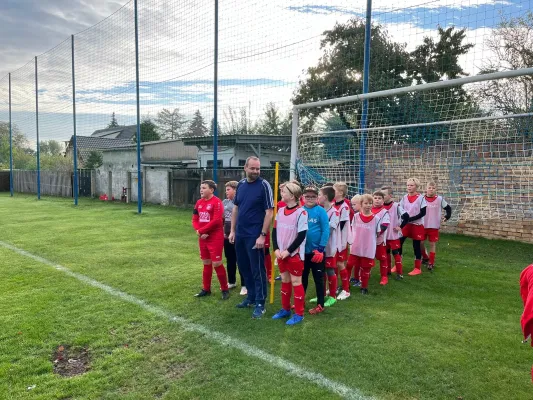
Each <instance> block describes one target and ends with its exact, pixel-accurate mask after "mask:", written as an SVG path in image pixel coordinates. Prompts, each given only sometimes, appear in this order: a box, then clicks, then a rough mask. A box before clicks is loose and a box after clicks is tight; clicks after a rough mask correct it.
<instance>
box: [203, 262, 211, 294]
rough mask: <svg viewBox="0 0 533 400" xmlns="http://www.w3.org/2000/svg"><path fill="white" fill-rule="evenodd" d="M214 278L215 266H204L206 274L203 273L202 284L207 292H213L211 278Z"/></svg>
mask: <svg viewBox="0 0 533 400" xmlns="http://www.w3.org/2000/svg"><path fill="white" fill-rule="evenodd" d="M212 276H213V264H207V265H206V264H204V272H203V273H202V284H203V288H204V290H205V291H207V292H210V291H211V277H212Z"/></svg>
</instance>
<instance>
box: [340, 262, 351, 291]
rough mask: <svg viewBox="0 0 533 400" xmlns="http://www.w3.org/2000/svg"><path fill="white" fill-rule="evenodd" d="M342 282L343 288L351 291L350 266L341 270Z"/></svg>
mask: <svg viewBox="0 0 533 400" xmlns="http://www.w3.org/2000/svg"><path fill="white" fill-rule="evenodd" d="M341 284H342V290H344V291H345V292H348V293H350V273H349V272H348V268H345V269H343V270H341Z"/></svg>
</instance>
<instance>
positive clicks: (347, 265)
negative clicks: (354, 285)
mask: <svg viewBox="0 0 533 400" xmlns="http://www.w3.org/2000/svg"><path fill="white" fill-rule="evenodd" d="M353 267H354V266H353V264H349V263H348V264H346V270H347V271H348V281H350V277H351V276H352V271H353Z"/></svg>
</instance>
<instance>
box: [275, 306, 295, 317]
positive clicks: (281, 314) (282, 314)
mask: <svg viewBox="0 0 533 400" xmlns="http://www.w3.org/2000/svg"><path fill="white" fill-rule="evenodd" d="M290 316H291V312H290V311H287V310H285V309H284V308H282V309H281V310H279V311H278V312H277V313H275V314H274V315H273V316H272V319H282V318H289V317H290Z"/></svg>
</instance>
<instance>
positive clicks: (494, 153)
mask: <svg viewBox="0 0 533 400" xmlns="http://www.w3.org/2000/svg"><path fill="white" fill-rule="evenodd" d="M532 75H533V68H527V69H521V70H512V71H505V72H497V73H491V74H485V75H476V76H470V77H466V78H460V79H454V80H447V81H440V82H435V83H428V84H420V85H415V86H408V87H403V88H397V89H391V90H385V91H380V92H373V93H368V94H365V95H357V96H349V97H343V98H335V99H331V100H324V101H318V102H314V103H308V104H299V105H296V106H294V109H293V129H292V152H291V171H292V173H293V176H295V177H296V176H297V177H298V179H299V180H301V181H302V183H304V184H316V185H322V184H324V183H325V182H328V181H333V182H334V181H345V182H346V183H347V184H348V186H349V189H350V194H351V195H353V194H356V193H364V192H366V193H369V192H372V191H374V190H375V189H379V188H380V187H381V186H392V187H393V188H394V191H395V197H399V196H400V195H401V194H403V193H404V192H405V181H406V180H407V178H409V177H418V178H419V179H420V180H421V182H422V188H420V191H421V192H423V191H424V190H425V186H426V184H427V183H428V182H429V181H433V182H435V183H437V186H438V192H439V193H440V194H442V195H443V196H444V197H445V198H446V199H447V200H448V202H449V203H451V205H452V207H453V208H454V209H455V212H454V216H453V219H454V220H472V219H519V218H528V219H531V218H533V207H532V204H533V107H532V106H531V104H532V98H533V94H531V93H529V94H528V93H527V91H526V92H524V91H523V90H521V88H522V87H523V85H521V83H522V82H523V81H524V79H532ZM495 82H498V86H497V87H502V86H503V87H505V88H507V90H508V91H509V93H506V96H507V97H508V98H509V99H510V100H511V101H514V104H515V105H517V107H515V110H514V111H512V112H506V111H505V110H504V109H503V107H502V104H499V103H501V101H502V98H501V97H498V98H496V96H495V95H494V91H493V90H491V89H494V87H496V86H495V85H494V83H495ZM502 83H503V85H502ZM491 93H492V95H491ZM528 96H529V98H528ZM365 102H366V104H365ZM519 106H520V107H519Z"/></svg>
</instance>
